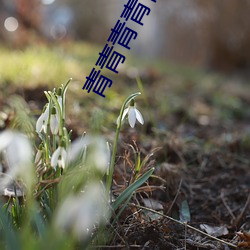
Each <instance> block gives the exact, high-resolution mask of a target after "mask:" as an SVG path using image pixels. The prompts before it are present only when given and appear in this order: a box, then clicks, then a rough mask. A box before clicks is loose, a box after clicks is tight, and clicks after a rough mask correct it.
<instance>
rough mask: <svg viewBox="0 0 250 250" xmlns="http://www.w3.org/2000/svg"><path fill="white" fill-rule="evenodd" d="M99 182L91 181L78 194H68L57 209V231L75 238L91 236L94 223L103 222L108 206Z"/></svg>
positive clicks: (83, 238) (55, 223)
mask: <svg viewBox="0 0 250 250" xmlns="http://www.w3.org/2000/svg"><path fill="white" fill-rule="evenodd" d="M103 197H104V191H103V189H102V187H101V185H100V183H98V182H95V183H91V184H90V185H89V186H88V187H85V189H84V192H82V193H81V194H80V195H70V196H68V197H67V198H66V199H65V200H64V201H63V203H62V204H61V206H59V209H58V210H57V213H56V216H55V221H54V225H55V227H56V229H58V231H59V232H64V233H71V234H73V235H74V236H75V237H76V238H77V239H81V240H85V239H87V238H89V237H90V236H91V233H92V232H93V230H94V228H95V225H97V224H99V223H101V222H105V221H106V219H107V217H108V213H109V210H108V206H107V202H106V201H105V200H104V198H103Z"/></svg>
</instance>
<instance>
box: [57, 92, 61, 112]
mask: <svg viewBox="0 0 250 250" xmlns="http://www.w3.org/2000/svg"><path fill="white" fill-rule="evenodd" d="M57 101H58V104H59V106H60V108H61V111H62V96H60V95H59V96H57Z"/></svg>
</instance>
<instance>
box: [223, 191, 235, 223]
mask: <svg viewBox="0 0 250 250" xmlns="http://www.w3.org/2000/svg"><path fill="white" fill-rule="evenodd" d="M220 197H221V200H222V202H223V204H224V206H225V207H226V209H227V211H228V212H229V214H230V215H231V217H232V218H233V221H235V220H236V218H235V216H234V214H233V212H232V210H231V209H230V207H229V206H228V205H227V202H226V200H225V196H224V192H223V191H222V192H221V194H220Z"/></svg>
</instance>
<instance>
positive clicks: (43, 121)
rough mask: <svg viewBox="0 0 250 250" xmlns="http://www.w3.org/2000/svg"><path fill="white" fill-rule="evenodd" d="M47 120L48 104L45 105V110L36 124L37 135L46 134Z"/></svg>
mask: <svg viewBox="0 0 250 250" xmlns="http://www.w3.org/2000/svg"><path fill="white" fill-rule="evenodd" d="M48 120H49V104H47V106H46V108H45V110H44V111H43V113H42V114H41V115H40V117H39V118H38V120H37V122H36V132H37V133H41V132H42V131H43V132H44V133H46V132H47V125H48Z"/></svg>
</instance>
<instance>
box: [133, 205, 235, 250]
mask: <svg viewBox="0 0 250 250" xmlns="http://www.w3.org/2000/svg"><path fill="white" fill-rule="evenodd" d="M129 205H130V206H134V207H137V208H140V209H145V210H147V211H150V212H152V213H155V214H158V215H161V216H163V217H164V218H167V219H169V220H171V221H174V222H176V223H178V224H181V225H182V226H186V227H188V228H189V229H192V230H194V231H196V232H198V233H200V234H203V235H205V236H207V237H209V238H211V239H213V240H216V241H219V242H221V243H223V244H226V245H228V246H230V247H233V248H237V246H236V245H234V244H232V243H229V242H226V241H224V240H221V239H218V238H216V237H214V236H212V235H209V234H207V233H205V232H203V231H201V230H199V229H197V228H195V227H192V226H190V225H188V224H187V223H186V222H181V221H178V220H176V219H173V218H172V217H170V216H167V215H165V214H162V213H160V212H157V211H155V210H153V209H151V208H147V207H144V206H141V205H136V204H134V203H132V204H131V203H130V204H129Z"/></svg>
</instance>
